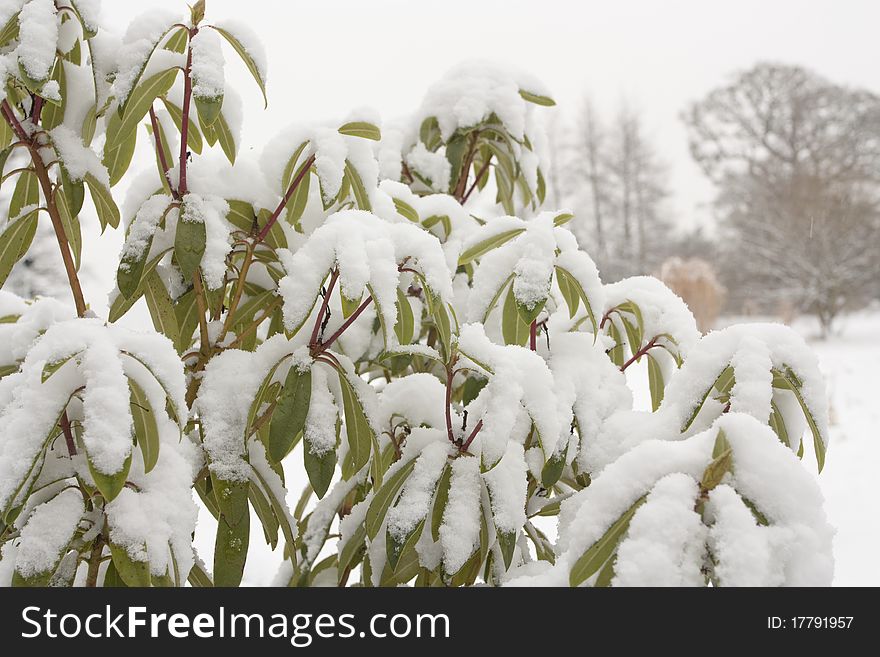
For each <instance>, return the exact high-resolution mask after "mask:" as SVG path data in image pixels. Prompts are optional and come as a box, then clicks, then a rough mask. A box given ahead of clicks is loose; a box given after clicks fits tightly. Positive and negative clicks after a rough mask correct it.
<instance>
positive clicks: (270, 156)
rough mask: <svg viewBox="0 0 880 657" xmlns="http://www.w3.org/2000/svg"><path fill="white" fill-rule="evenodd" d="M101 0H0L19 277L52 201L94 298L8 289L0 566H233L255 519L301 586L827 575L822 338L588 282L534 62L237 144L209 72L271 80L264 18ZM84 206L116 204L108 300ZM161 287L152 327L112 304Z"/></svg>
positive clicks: (22, 575)
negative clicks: (523, 70) (97, 303)
mask: <svg viewBox="0 0 880 657" xmlns="http://www.w3.org/2000/svg"><path fill="white" fill-rule="evenodd" d="M96 4H97V3H95V2H92V1H89V2H85V1H84V0H70V1H69V2H67V1H64V0H57V1H55V2H52V1H51V0H28V1H27V2H25V1H23V0H4V2H2V3H0V24H3V25H5V27H3V29H2V32H0V47H2V53H3V54H2V55H0V64H2V68H3V71H4V74H5V82H6V84H5V85H4V87H3V91H2V96H3V98H2V113H3V118H4V122H3V123H2V124H0V126H2V132H0V141H2V144H0V146H2V147H3V148H4V149H5V150H3V151H2V155H0V161H2V162H3V164H4V166H6V162H7V160H8V161H9V162H13V161H15V162H16V167H15V168H14V170H10V171H9V173H7V174H6V176H7V177H6V178H4V184H11V183H7V181H12V180H15V191H14V193H13V196H12V202H11V206H10V208H9V213H8V218H7V220H6V222H5V225H4V227H3V230H2V232H0V283H2V282H4V281H5V279H6V277H7V276H8V274H9V271H10V270H11V268H12V266H13V265H14V263H15V262H16V261H17V260H19V259H20V258H22V257H23V256H24V254H25V253H26V252H27V250H28V247H29V245H30V241H31V240H32V239H33V235H34V231H35V230H36V225H37V222H38V221H39V220H40V218H41V217H43V216H45V218H46V219H47V220H49V221H50V222H51V224H52V228H53V230H54V232H55V235H56V237H57V238H58V242H59V245H60V247H61V256H62V258H63V261H64V264H65V271H66V272H67V275H68V279H69V282H70V288H71V293H72V296H73V300H74V306H75V309H68V308H67V307H66V306H64V305H63V304H61V303H59V302H56V301H53V300H48V299H38V300H33V301H25V300H22V299H19V298H17V297H14V296H12V295H9V294H6V293H3V295H2V296H0V377H2V378H0V507H2V517H0V542H2V552H0V582H3V583H10V582H11V583H12V584H14V585H23V584H24V585H26V584H46V583H52V584H71V583H78V584H79V583H82V584H86V585H97V584H102V583H103V584H104V585H120V584H125V585H149V584H153V585H165V584H182V583H183V582H184V581H185V580H188V581H189V582H190V583H191V584H193V585H199V586H204V585H211V584H217V585H238V584H239V583H240V582H241V580H242V575H243V572H244V567H245V563H246V560H247V556H248V552H249V549H248V548H249V539H250V529H251V528H250V524H251V520H252V518H254V519H256V520H257V521H258V522H259V523H260V525H261V526H262V530H263V534H264V537H265V540H266V541H267V543H268V544H269V545H271V546H272V548H273V549H276V548H277V547H278V546H279V543H280V544H281V546H280V547H281V549H280V550H279V554H280V557H279V558H280V559H283V565H282V567H281V568H280V570H279V573H278V576H277V578H276V581H277V582H278V583H281V584H285V585H286V584H290V585H294V586H309V585H323V584H328V583H329V584H334V585H336V584H339V585H344V584H355V583H357V584H360V585H363V586H389V585H398V584H404V583H411V584H415V585H419V586H431V585H446V586H459V585H471V584H474V583H478V582H484V583H487V584H492V585H499V584H513V585H517V584H562V585H568V584H572V585H581V584H592V585H608V584H613V585H632V584H673V585H674V584H699V585H703V584H706V583H714V584H717V585H737V584H763V585H777V584H827V583H829V581H830V577H831V570H832V563H831V557H830V554H831V547H830V540H831V531H830V529H829V527H828V525H827V522H826V520H825V518H824V515H823V512H822V508H821V498H820V495H819V492H818V489H817V487H816V484H815V481H814V479H813V478H812V476H811V475H809V474H808V473H807V472H806V470H805V469H803V468H802V466H801V465H800V463H799V462H798V456H799V455H803V453H804V452H805V448H804V444H805V443H804V440H803V437H804V435H806V434H807V433H809V435H810V436H811V440H810V445H811V447H810V449H809V451H811V452H813V453H814V454H815V457H816V459H817V462H818V464H819V468H820V469H821V466H822V463H823V461H824V455H825V446H826V442H827V429H826V424H827V421H826V410H825V393H824V384H823V381H822V379H821V376H820V375H819V372H818V369H817V366H816V361H815V358H813V356H812V355H811V353H810V352H809V350H808V349H807V348H806V346H805V345H804V344H803V342H802V341H801V340H800V339H799V338H797V336H796V335H794V334H793V333H792V332H790V331H789V330H788V329H786V328H784V327H781V326H768V325H749V326H737V327H732V328H729V329H726V330H723V331H718V332H715V333H711V334H709V335H707V336H703V337H701V336H700V333H699V332H698V331H697V329H696V326H695V323H694V320H693V317H692V316H691V314H690V313H689V312H688V310H687V307H686V306H685V305H684V303H683V302H682V301H681V300H680V299H679V298H678V297H676V296H675V295H674V294H672V292H671V291H669V290H668V289H667V288H666V287H665V286H663V285H662V283H660V282H659V281H657V280H655V279H651V278H633V279H627V280H624V281H621V282H619V283H616V284H613V285H603V284H602V282H601V279H600V277H599V272H598V271H597V269H596V266H595V264H594V263H593V261H592V260H591V259H590V257H589V255H587V254H586V253H585V252H583V251H581V250H580V249H579V247H578V244H577V241H576V239H575V238H574V236H573V234H572V233H571V232H570V231H569V229H568V227H567V226H566V224H567V222H569V221H570V220H571V219H572V215H571V214H570V213H568V212H566V211H564V210H559V211H556V210H546V209H544V208H543V207H542V205H543V201H544V188H545V183H544V173H543V172H544V171H545V170H546V166H545V165H546V163H545V161H544V160H543V152H544V149H543V145H544V144H543V142H544V140H543V137H542V133H541V130H540V124H539V123H538V121H537V120H536V116H537V114H538V113H539V112H541V111H542V107H541V106H550V105H553V101H552V100H551V99H550V97H549V95H548V94H547V93H546V92H545V91H544V90H543V89H542V88H541V85H540V84H538V83H536V82H535V81H533V80H529V79H526V78H523V77H521V76H519V75H516V74H512V73H510V72H507V71H504V70H502V69H498V68H495V67H492V66H487V65H483V64H468V65H466V66H462V67H459V68H457V69H454V70H453V71H452V72H450V74H449V75H448V76H447V77H445V78H444V79H442V80H441V81H440V82H438V83H437V84H436V85H434V86H433V87H432V88H431V89H430V91H429V92H428V95H427V96H426V98H425V101H424V103H423V104H422V106H421V108H420V109H419V110H418V111H417V112H416V113H415V115H414V116H413V117H411V118H410V119H408V120H404V121H401V122H399V123H397V124H395V125H386V126H385V127H384V128H381V129H380V125H379V121H378V119H377V117H375V116H374V114H373V113H372V112H369V111H367V110H364V111H360V112H357V113H354V114H351V115H349V116H348V117H346V118H345V119H342V120H339V121H336V122H333V121H328V122H326V123H323V124H320V125H312V126H296V127H294V128H291V129H288V130H286V131H282V132H281V133H280V134H279V135H277V136H275V137H273V138H272V139H271V140H270V142H269V145H268V147H267V148H266V150H265V152H264V153H263V154H262V157H261V158H260V160H259V162H253V161H250V160H249V159H248V158H247V157H245V156H243V155H242V154H240V153H239V152H238V150H239V149H238V145H239V142H240V136H239V133H240V126H241V116H240V114H241V112H240V101H239V99H238V96H237V95H236V93H235V91H234V90H233V89H232V88H230V87H229V86H228V85H227V84H226V81H225V73H224V67H225V66H226V57H227V56H228V55H232V56H233V59H232V61H237V60H241V62H243V64H244V66H245V67H246V68H247V69H248V70H249V71H250V73H251V74H252V75H253V77H254V79H255V81H256V83H257V86H258V87H259V91H260V93H261V97H262V98H265V93H266V89H265V84H266V70H267V68H266V62H265V58H264V56H263V52H262V48H261V46H260V44H259V41H258V40H256V39H255V37H254V36H253V34H252V33H251V31H250V30H248V29H247V28H246V27H244V26H241V25H237V24H228V23H223V22H220V23H214V22H210V21H207V20H206V19H205V15H204V14H205V6H204V2H198V3H196V4H195V5H194V7H193V8H192V9H191V10H190V13H189V15H188V16H187V17H186V18H183V17H181V16H177V15H173V14H172V15H169V16H165V15H163V14H150V15H148V16H145V17H143V18H141V19H139V20H137V21H135V23H134V24H133V25H132V26H131V27H130V28H129V29H128V31H127V32H126V33H125V35H124V37H123V39H122V40H121V41H120V40H118V39H116V38H115V37H114V36H113V35H112V34H109V33H107V32H106V31H105V30H99V29H98V26H99V24H100V20H99V18H98V15H97V12H96ZM224 49H225V51H224ZM136 153H149V154H150V157H151V158H154V159H155V167H154V166H153V165H152V164H151V165H150V166H149V167H148V168H147V170H146V171H143V172H141V173H140V174H138V175H137V176H135V177H132V178H130V179H128V181H127V182H128V184H127V196H126V199H125V203H124V204H123V206H122V208H123V209H122V211H121V212H120V210H119V209H118V205H117V203H116V202H115V201H114V198H113V193H112V192H111V188H112V187H115V186H116V184H117V183H118V182H119V181H120V180H123V179H125V178H126V174H127V172H128V169H129V167H130V165H131V163H132V162H133V161H136V159H135V154H136ZM86 188H88V189H89V191H90V196H91V199H92V203H91V205H89V206H87V205H85V204H84V197H85V193H84V192H85V189H86ZM84 208H85V209H84ZM92 208H93V209H94V212H95V214H96V215H97V218H98V219H99V221H100V224H101V227H102V229H108V228H117V227H118V226H119V224H120V223H122V222H123V221H124V224H125V226H126V228H125V230H126V238H125V242H124V246H123V248H122V252H121V254H120V259H119V264H118V268H117V275H116V282H117V286H116V287H117V289H115V290H114V291H113V293H112V294H111V299H110V301H111V303H110V311H109V316H108V318H107V319H106V321H105V320H104V319H103V318H99V317H97V316H95V314H94V312H92V311H91V310H90V309H89V307H88V305H87V303H86V301H85V299H84V297H83V293H82V289H81V286H80V284H79V278H78V273H77V272H78V269H79V264H80V262H81V260H82V259H83V258H86V257H88V254H83V253H82V237H81V228H80V217H81V216H85V215H86V214H87V213H88V212H91V211H92ZM41 211H42V212H41ZM141 300H143V303H145V304H146V306H147V308H148V309H149V312H150V316H151V318H152V322H153V327H152V329H150V330H146V331H144V332H140V333H138V332H134V331H131V330H127V329H123V328H121V327H120V326H118V325H117V324H116V323H115V322H116V321H117V320H118V319H119V318H121V317H123V316H124V315H126V314H127V313H128V312H129V310H130V309H131V308H132V307H133V306H134V305H135V304H136V303H140V302H141ZM642 378H644V379H646V386H647V388H648V389H649V390H650V395H651V410H640V409H639V408H638V407H636V406H635V405H634V400H633V393H632V391H631V388H630V385H631V384H634V385H640V383H639V380H640V379H642ZM306 480H307V485H306V487H305V490H304V492H303V493H302V494H301V495H300V496H299V498H298V500H299V501H298V502H297V503H295V504H290V501H291V500H292V499H295V498H291V499H288V498H289V493H288V488H289V487H292V486H293V485H295V484H297V481H302V482H306ZM193 490H194V491H195V494H197V495H198V497H199V499H200V500H201V503H202V504H203V505H204V507H206V508H207V509H208V511H210V513H211V514H212V515H213V516H214V518H215V519H216V521H217V526H216V541H215V550H214V557H213V567H208V566H206V565H205V564H204V563H203V562H202V561H201V560H200V559H199V558H198V556H197V555H195V553H194V550H193V548H192V541H191V534H192V532H193V531H194V529H195V517H196V507H195V504H194V501H193V492H192V491H193ZM291 492H292V491H291ZM556 516H558V518H559V522H558V528H557V527H555V526H554V521H553V519H554V517H556ZM200 530H201V528H200ZM104 564H106V565H104Z"/></svg>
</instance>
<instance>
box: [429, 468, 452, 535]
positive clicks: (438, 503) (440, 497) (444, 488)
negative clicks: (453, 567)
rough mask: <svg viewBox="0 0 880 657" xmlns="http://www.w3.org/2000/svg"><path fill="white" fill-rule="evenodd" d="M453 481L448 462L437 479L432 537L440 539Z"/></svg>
mask: <svg viewBox="0 0 880 657" xmlns="http://www.w3.org/2000/svg"><path fill="white" fill-rule="evenodd" d="M451 483H452V466H451V465H450V464H449V463H447V464H446V465H444V466H443V472H442V473H441V474H440V479H439V480H438V481H437V493H436V494H435V495H434V506H433V507H432V508H431V538H432V539H434V542H435V543H436V542H437V541H439V540H440V526H441V525H442V524H443V512H444V511H446V503H447V502H448V501H449V486H450V484H451Z"/></svg>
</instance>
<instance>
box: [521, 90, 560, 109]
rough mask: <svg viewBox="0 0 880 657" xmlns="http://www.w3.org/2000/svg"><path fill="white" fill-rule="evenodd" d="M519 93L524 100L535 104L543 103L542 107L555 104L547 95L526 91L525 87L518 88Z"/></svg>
mask: <svg viewBox="0 0 880 657" xmlns="http://www.w3.org/2000/svg"><path fill="white" fill-rule="evenodd" d="M519 95H520V96H522V98H523V99H524V100H527V101H529V102H530V103H534V104H535V105H543V106H544V107H553V106H554V105H555V104H556V101H555V100H553V99H552V98H550V97H549V96H542V95H540V94H535V93H532V92H531V91H526V90H525V89H520V90H519Z"/></svg>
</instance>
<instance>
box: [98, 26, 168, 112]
mask: <svg viewBox="0 0 880 657" xmlns="http://www.w3.org/2000/svg"><path fill="white" fill-rule="evenodd" d="M178 22H180V16H179V15H178V14H177V12H173V11H165V10H152V11H149V12H146V13H144V14H141V15H140V16H138V17H137V18H135V19H134V20H133V21H132V22H131V23H130V24H129V26H128V30H126V32H125V36H124V37H123V39H122V48H121V49H120V50H119V52H118V54H117V56H116V59H118V62H119V64H118V72H117V74H116V77H115V79H114V81H113V87H112V93H113V95H114V96H116V99H117V101H118V102H120V103H124V102H125V100H126V99H127V98H128V95H129V94H130V93H131V91H132V89H133V87H134V85H135V82H136V81H137V80H138V76H139V75H140V74H141V72H142V71H143V70H144V67H145V66H146V64H147V61H148V59H149V58H150V56H151V55H152V54H153V51H154V50H155V49H156V46H157V45H158V43H159V42H160V41H161V40H162V38H163V37H164V36H165V35H166V34H168V31H169V30H170V29H171V27H172V26H173V25H174V24H175V23H178Z"/></svg>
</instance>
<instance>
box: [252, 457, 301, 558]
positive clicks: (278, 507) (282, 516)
mask: <svg viewBox="0 0 880 657" xmlns="http://www.w3.org/2000/svg"><path fill="white" fill-rule="evenodd" d="M251 472H252V474H253V478H252V480H251V486H254V485H258V486H259V487H260V488H261V490H262V492H263V494H264V495H265V496H266V499H267V500H268V501H269V504H270V505H271V507H272V512H273V513H274V514H275V518H276V520H277V521H278V526H279V527H281V533H282V534H284V540H285V541H286V542H287V546H288V548H289V549H290V550H291V552H292V551H293V542H294V533H293V528H292V527H291V525H290V519H289V516H290V511H289V510H288V507H287V501H286V500H285V499H283V498H279V497H278V496H277V495H276V494H275V491H276V490H277V489H278V488H282V487H283V482H281V478H280V477H279V476H278V475H277V473H275V472H274V471H272V472H269V473H266V475H265V476H264V475H263V473H261V472H260V471H259V470H257V469H256V468H254V467H253V466H252V467H251ZM272 476H274V477H276V478H277V481H276V484H279V483H280V484H282V486H277V485H276V486H270V485H269V482H268V481H266V477H272ZM254 479H255V481H254Z"/></svg>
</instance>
